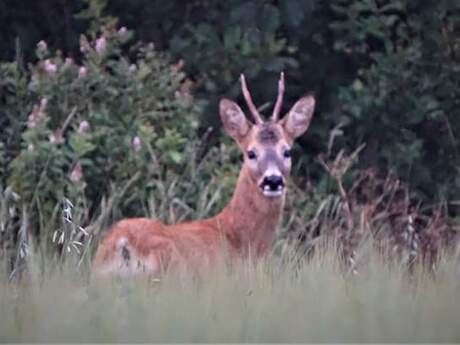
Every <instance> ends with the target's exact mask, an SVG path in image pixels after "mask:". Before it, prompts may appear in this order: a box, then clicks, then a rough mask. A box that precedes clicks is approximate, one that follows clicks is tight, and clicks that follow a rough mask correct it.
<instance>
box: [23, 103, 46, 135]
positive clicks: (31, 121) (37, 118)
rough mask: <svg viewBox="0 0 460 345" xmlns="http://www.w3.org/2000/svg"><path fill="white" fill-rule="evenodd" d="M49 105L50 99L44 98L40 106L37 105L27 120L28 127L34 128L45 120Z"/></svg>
mask: <svg viewBox="0 0 460 345" xmlns="http://www.w3.org/2000/svg"><path fill="white" fill-rule="evenodd" d="M47 104H48V98H46V97H43V98H42V99H41V100H40V104H39V105H35V106H34V109H33V110H32V112H31V113H30V115H29V117H28V119H27V127H28V128H34V127H35V126H37V124H38V123H40V122H41V121H42V120H43V119H44V118H45V116H46V115H45V109H46V106H47Z"/></svg>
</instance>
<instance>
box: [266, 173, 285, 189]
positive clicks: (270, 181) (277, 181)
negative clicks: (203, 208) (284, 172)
mask: <svg viewBox="0 0 460 345" xmlns="http://www.w3.org/2000/svg"><path fill="white" fill-rule="evenodd" d="M263 185H264V186H268V187H269V188H270V190H273V191H275V190H278V189H280V187H281V188H282V187H283V186H284V181H283V177H282V176H280V175H270V176H265V178H264V181H263Z"/></svg>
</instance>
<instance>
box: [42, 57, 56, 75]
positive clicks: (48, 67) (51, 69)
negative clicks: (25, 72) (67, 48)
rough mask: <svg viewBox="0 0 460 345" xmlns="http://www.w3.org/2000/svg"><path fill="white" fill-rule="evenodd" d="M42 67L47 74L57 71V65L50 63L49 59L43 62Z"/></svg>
mask: <svg viewBox="0 0 460 345" xmlns="http://www.w3.org/2000/svg"><path fill="white" fill-rule="evenodd" d="M43 69H44V70H45V72H46V73H48V74H54V73H56V72H57V66H56V65H55V64H54V63H52V62H51V61H50V60H49V59H47V60H45V63H44V64H43Z"/></svg>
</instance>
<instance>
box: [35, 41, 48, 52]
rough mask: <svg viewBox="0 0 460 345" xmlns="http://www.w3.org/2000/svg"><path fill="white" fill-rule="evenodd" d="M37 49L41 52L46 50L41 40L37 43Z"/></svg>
mask: <svg viewBox="0 0 460 345" xmlns="http://www.w3.org/2000/svg"><path fill="white" fill-rule="evenodd" d="M37 48H38V49H41V50H46V49H48V45H47V44H46V42H45V41H43V40H41V41H40V42H38V43H37Z"/></svg>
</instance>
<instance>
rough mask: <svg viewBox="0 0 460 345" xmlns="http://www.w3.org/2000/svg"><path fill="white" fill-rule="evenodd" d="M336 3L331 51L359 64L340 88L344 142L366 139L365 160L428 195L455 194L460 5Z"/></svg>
mask: <svg viewBox="0 0 460 345" xmlns="http://www.w3.org/2000/svg"><path fill="white" fill-rule="evenodd" d="M334 3H335V5H334V9H335V11H336V12H337V14H338V15H339V20H337V21H335V22H334V23H333V24H332V28H333V30H334V31H335V32H336V35H337V42H336V43H335V46H336V49H338V50H339V51H343V52H344V53H347V54H349V55H350V57H351V58H352V59H353V60H354V61H356V62H357V65H358V73H357V75H356V77H355V79H354V81H353V83H352V84H351V85H350V86H349V87H346V88H342V90H341V92H340V99H341V106H340V108H339V109H338V112H339V113H340V116H341V117H342V121H344V123H346V124H347V126H346V130H345V131H346V133H347V136H346V139H347V145H350V144H351V145H358V144H361V143H367V147H366V150H365V153H364V157H363V161H364V162H366V165H367V166H374V167H378V168H380V169H392V168H395V169H396V171H397V174H398V175H399V176H400V177H402V178H404V179H405V180H407V181H410V184H411V185H412V186H413V187H415V188H417V189H418V190H419V191H422V192H423V193H425V195H428V196H433V195H436V194H437V192H438V191H441V195H442V198H448V199H451V200H452V199H455V198H457V197H458V193H459V191H460V184H459V180H458V168H459V166H460V165H459V164H460V161H459V159H460V156H459V152H458V147H459V141H458V133H459V130H460V122H459V118H458V116H457V112H458V110H457V108H458V99H459V97H460V93H459V90H460V88H459V86H460V84H459V81H460V78H459V77H460V75H459V71H460V63H459V60H458V58H455V57H456V56H458V55H459V54H460V46H459V45H458V43H456V42H457V37H458V30H459V28H460V26H459V25H460V21H459V15H458V14H459V11H460V7H459V5H458V4H457V3H453V2H430V3H423V4H422V3H415V2H409V1H387V2H384V3H379V2H377V1H374V0H360V1H355V2H353V3H349V2H344V1H335V2H334Z"/></svg>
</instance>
